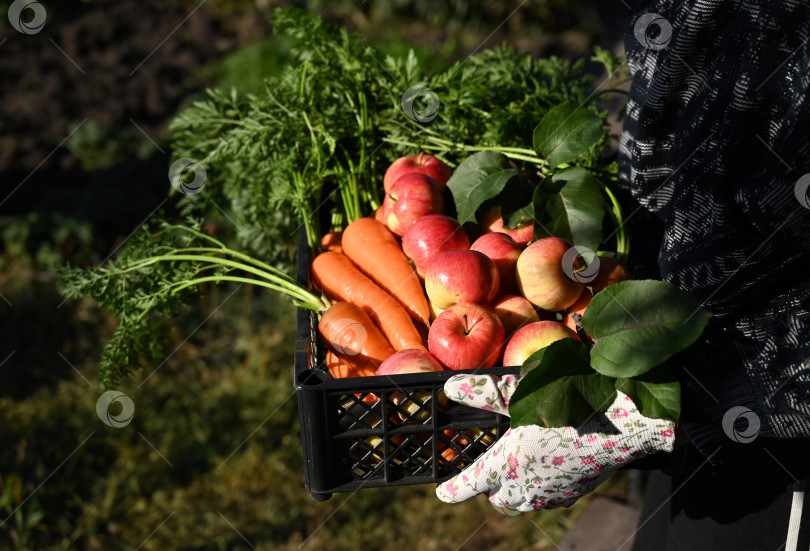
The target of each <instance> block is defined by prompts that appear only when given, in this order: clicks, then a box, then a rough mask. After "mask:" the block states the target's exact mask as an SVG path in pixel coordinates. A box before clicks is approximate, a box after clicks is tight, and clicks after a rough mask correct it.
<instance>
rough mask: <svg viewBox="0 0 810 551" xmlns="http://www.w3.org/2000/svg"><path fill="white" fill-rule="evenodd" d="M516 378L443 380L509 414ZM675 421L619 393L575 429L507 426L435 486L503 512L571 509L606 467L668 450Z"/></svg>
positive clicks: (459, 398)
mask: <svg viewBox="0 0 810 551" xmlns="http://www.w3.org/2000/svg"><path fill="white" fill-rule="evenodd" d="M518 379H519V378H518V377H515V376H511V375H510V376H506V377H503V378H502V379H499V378H498V377H494V376H491V375H457V376H455V377H451V378H450V379H448V380H447V382H446V383H445V385H444V391H445V394H447V397H448V398H450V399H451V400H454V401H456V402H460V403H462V404H467V405H470V406H474V407H478V408H481V409H485V410H489V411H496V412H498V413H502V414H504V415H509V412H508V410H507V408H508V407H509V398H510V397H511V395H512V393H513V392H514V390H515V388H517V383H518ZM674 441H675V425H674V423H672V422H671V421H664V420H661V419H650V418H647V417H644V416H642V415H641V414H640V413H639V412H638V409H637V408H636V406H635V404H633V401H632V400H631V399H630V398H629V397H627V396H625V395H624V394H622V393H621V392H619V393H618V396H617V398H616V400H615V401H614V402H613V404H612V405H611V406H610V407H609V408H608V409H607V411H605V412H604V413H602V414H597V415H594V416H593V418H592V419H590V420H589V421H588V422H587V423H585V425H583V426H582V427H580V429H579V430H577V429H575V428H572V427H563V428H543V427H540V426H537V425H531V426H524V427H517V428H513V429H509V430H508V431H507V432H506V434H504V436H503V437H502V438H501V439H500V440H498V441H497V442H496V443H495V444H494V445H493V446H491V447H490V448H489V449H488V450H487V451H486V453H484V454H483V455H482V456H481V457H479V458H478V459H476V461H475V463H473V464H472V465H469V466H467V468H465V469H464V470H463V471H462V472H461V473H459V474H458V475H456V476H455V477H454V478H452V479H451V480H448V481H447V482H443V483H441V484H439V486H438V487H437V488H436V495H437V496H438V497H439V499H441V500H442V501H444V502H447V503H455V502H459V501H466V500H467V499H470V498H471V497H473V496H475V495H477V494H480V493H485V492H486V493H487V495H489V501H490V502H491V503H492V505H493V506H494V507H495V508H496V509H498V510H499V511H500V512H502V513H504V514H510V515H516V514H519V513H520V512H525V511H536V510H538V509H543V508H547V509H552V508H555V507H568V506H570V505H572V504H573V503H574V502H575V501H576V500H578V499H579V498H580V497H582V496H584V495H585V494H587V493H588V492H590V491H592V490H594V489H595V488H596V487H597V486H598V485H599V484H601V483H602V482H604V481H605V480H606V479H607V478H608V477H609V476H610V475H611V473H612V472H613V471H614V470H616V469H618V468H619V467H621V466H622V465H625V464H626V463H628V462H630V461H633V460H635V459H638V458H641V457H643V456H645V455H646V454H650V453H655V452H671V451H672V448H673V445H674Z"/></svg>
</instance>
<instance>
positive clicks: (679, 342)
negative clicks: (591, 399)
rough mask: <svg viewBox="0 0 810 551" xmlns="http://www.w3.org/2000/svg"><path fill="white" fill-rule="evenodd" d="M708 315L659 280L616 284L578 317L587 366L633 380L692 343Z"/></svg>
mask: <svg viewBox="0 0 810 551" xmlns="http://www.w3.org/2000/svg"><path fill="white" fill-rule="evenodd" d="M710 317H711V314H710V313H709V312H707V311H705V310H703V309H702V308H701V307H700V304H698V302H697V301H696V300H695V299H693V298H692V297H691V296H690V295H688V294H687V293H685V292H683V291H681V290H680V289H678V288H676V287H675V286H673V285H670V284H668V283H664V282H663V281H654V280H640V281H622V282H620V283H616V284H615V285H611V286H610V287H608V288H607V289H604V290H602V291H601V292H599V293H597V294H596V295H594V297H593V300H592V301H591V303H590V304H589V305H588V309H587V310H585V314H584V315H583V316H582V326H583V327H584V328H585V331H586V332H587V333H588V335H590V336H591V339H593V347H592V348H591V367H593V368H594V369H595V370H596V371H598V372H599V373H602V374H603V375H608V376H610V377H617V378H629V377H636V376H638V375H641V374H642V373H645V372H647V371H649V370H650V369H651V368H652V367H654V366H656V365H658V364H660V363H663V362H664V361H666V359H667V358H669V357H670V356H672V355H673V354H675V353H676V352H680V351H681V350H683V349H684V348H686V347H687V346H689V345H690V344H692V343H693V342H695V341H696V340H697V338H698V337H699V336H700V334H701V333H702V332H703V328H704V327H705V326H706V323H707V322H708V321H709V318H710Z"/></svg>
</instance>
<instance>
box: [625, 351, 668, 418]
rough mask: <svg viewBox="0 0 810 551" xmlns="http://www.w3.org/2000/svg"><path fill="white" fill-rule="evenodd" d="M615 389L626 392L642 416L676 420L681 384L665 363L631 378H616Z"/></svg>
mask: <svg viewBox="0 0 810 551" xmlns="http://www.w3.org/2000/svg"><path fill="white" fill-rule="evenodd" d="M616 389H617V390H620V391H622V392H624V393H625V394H627V395H628V396H629V397H630V399H632V400H633V403H635V404H636V407H637V408H638V411H639V412H640V413H641V414H642V415H643V416H644V417H650V418H653V419H668V420H670V421H674V422H676V423H677V422H678V418H679V417H680V416H681V384H680V383H679V382H678V379H677V377H676V376H675V373H674V372H673V371H672V369H670V368H669V367H668V366H667V365H666V364H661V365H658V366H655V368H653V369H651V370H650V371H648V372H647V373H644V374H643V375H640V376H638V377H634V378H632V379H616Z"/></svg>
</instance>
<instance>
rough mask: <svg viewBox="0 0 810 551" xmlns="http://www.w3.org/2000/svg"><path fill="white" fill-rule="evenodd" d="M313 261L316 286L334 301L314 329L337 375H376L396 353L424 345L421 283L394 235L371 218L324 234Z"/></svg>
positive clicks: (425, 311)
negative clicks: (338, 232)
mask: <svg viewBox="0 0 810 551" xmlns="http://www.w3.org/2000/svg"><path fill="white" fill-rule="evenodd" d="M323 245H324V249H325V252H323V253H321V254H319V255H318V256H317V257H316V258H315V260H314V261H313V262H312V281H313V283H314V285H315V287H316V288H318V289H319V290H321V291H322V292H323V293H324V294H325V295H326V296H327V297H329V298H330V299H332V300H333V301H340V302H336V303H334V304H333V305H332V307H331V308H329V309H328V310H327V311H326V312H324V313H323V316H322V317H321V320H320V323H319V324H318V329H319V332H320V334H321V337H322V338H323V339H324V341H325V343H326V345H327V346H328V348H329V352H328V353H327V367H328V369H329V372H330V373H331V374H332V375H333V376H335V377H361V376H368V375H374V374H375V373H376V371H377V368H378V367H379V366H380V365H381V364H382V362H383V361H385V359H386V358H388V357H389V356H390V355H391V354H393V353H394V352H398V351H401V350H413V349H416V350H426V347H425V343H426V339H427V329H428V325H429V323H430V310H429V306H428V300H427V296H426V295H425V291H424V289H423V288H422V283H421V281H420V280H419V276H417V274H416V271H415V270H414V268H413V266H411V264H410V261H409V260H408V258H407V257H406V256H405V253H404V252H402V248H401V247H400V245H399V243H398V242H397V239H396V237H394V234H393V233H391V231H389V230H388V228H387V227H385V225H383V224H382V223H380V222H378V221H377V220H375V219H373V218H360V219H359V220H356V221H354V222H352V223H351V224H349V225H348V226H347V227H346V229H345V230H344V231H343V232H342V235H340V234H336V233H332V234H327V235H326V236H325V237H324V240H323Z"/></svg>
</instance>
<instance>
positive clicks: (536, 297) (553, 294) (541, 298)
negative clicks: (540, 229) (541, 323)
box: [517, 237, 585, 311]
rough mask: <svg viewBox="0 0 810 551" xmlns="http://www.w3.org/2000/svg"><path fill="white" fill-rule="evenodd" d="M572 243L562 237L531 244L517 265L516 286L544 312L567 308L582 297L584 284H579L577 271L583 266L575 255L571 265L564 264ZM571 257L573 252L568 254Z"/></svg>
mask: <svg viewBox="0 0 810 551" xmlns="http://www.w3.org/2000/svg"><path fill="white" fill-rule="evenodd" d="M571 248H572V247H571V244H570V243H568V242H567V241H566V240H564V239H560V238H559V237H544V238H543V239H538V240H537V241H535V242H534V243H532V244H531V245H529V246H528V247H527V248H526V249H525V250H524V251H523V252H522V253H520V258H518V262H517V283H518V287H519V288H520V292H521V294H522V295H523V296H524V297H526V298H527V299H529V302H531V303H532V304H534V305H535V306H537V307H538V308H542V309H544V310H550V311H557V310H564V309H565V308H568V307H569V306H571V305H572V304H574V302H576V300H577V299H578V298H579V296H580V295H581V294H582V289H584V288H585V283H584V282H582V281H578V280H577V278H576V277H575V276H576V274H575V273H574V270H577V269H580V268H581V267H583V266H584V263H583V262H582V259H581V258H579V257H578V256H573V257H572V259H571V264H572V265H571V266H564V265H563V257H564V256H565V253H566V252H567V251H568V250H569V249H571ZM569 254H570V253H569Z"/></svg>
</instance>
